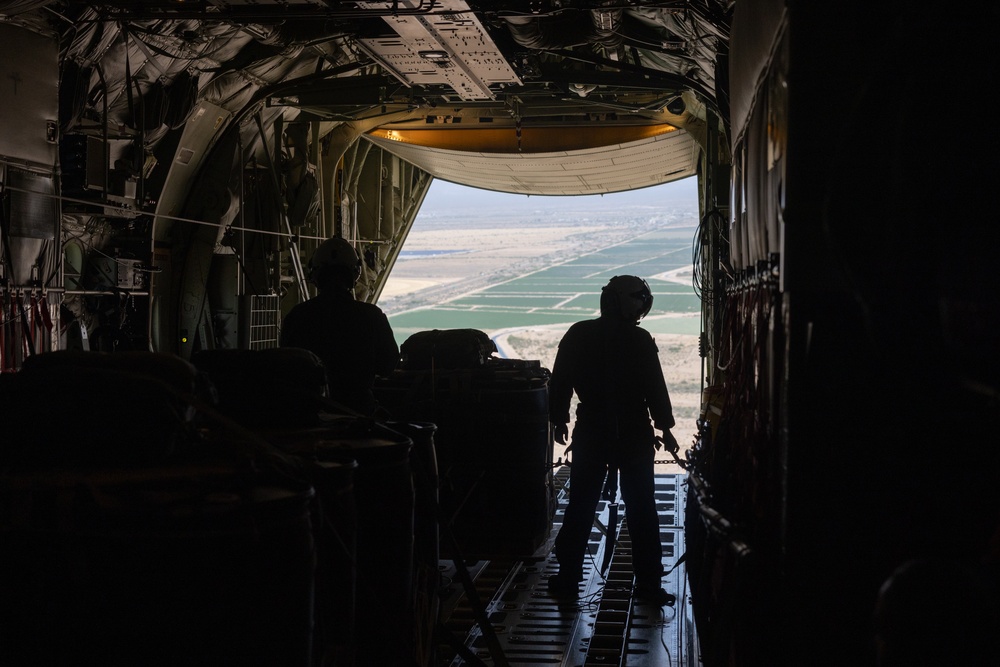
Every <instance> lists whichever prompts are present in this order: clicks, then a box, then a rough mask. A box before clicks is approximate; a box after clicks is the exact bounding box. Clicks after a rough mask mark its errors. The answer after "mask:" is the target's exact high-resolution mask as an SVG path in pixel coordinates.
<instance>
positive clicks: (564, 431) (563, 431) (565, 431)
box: [552, 424, 569, 445]
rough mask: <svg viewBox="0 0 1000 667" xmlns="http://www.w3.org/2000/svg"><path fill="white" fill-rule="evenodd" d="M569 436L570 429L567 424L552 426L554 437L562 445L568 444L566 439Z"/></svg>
mask: <svg viewBox="0 0 1000 667" xmlns="http://www.w3.org/2000/svg"><path fill="white" fill-rule="evenodd" d="M567 436H569V427H568V426H567V425H566V424H553V425H552V437H553V438H555V441H556V442H558V443H559V444H560V445H565V444H566V438H567Z"/></svg>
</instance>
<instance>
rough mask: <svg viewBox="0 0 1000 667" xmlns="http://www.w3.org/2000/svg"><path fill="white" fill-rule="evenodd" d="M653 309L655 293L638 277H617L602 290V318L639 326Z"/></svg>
mask: <svg viewBox="0 0 1000 667" xmlns="http://www.w3.org/2000/svg"><path fill="white" fill-rule="evenodd" d="M652 307H653V293H652V292H650V291H649V285H648V284H647V283H646V281H645V280H643V279H642V278H639V277H638V276H615V277H614V278H612V279H611V280H609V281H608V284H607V285H605V286H604V288H603V289H602V290H601V316H602V317H611V318H614V319H620V320H624V321H626V322H631V323H633V324H638V323H639V320H641V319H642V318H643V317H645V316H646V315H647V314H648V313H649V309H650V308H652Z"/></svg>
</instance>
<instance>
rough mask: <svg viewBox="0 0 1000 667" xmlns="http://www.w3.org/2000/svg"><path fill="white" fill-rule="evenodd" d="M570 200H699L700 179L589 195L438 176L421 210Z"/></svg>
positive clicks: (605, 204)
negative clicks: (519, 191) (493, 186)
mask: <svg viewBox="0 0 1000 667" xmlns="http://www.w3.org/2000/svg"><path fill="white" fill-rule="evenodd" d="M567 200H572V204H573V205H574V207H575V206H578V205H580V204H585V205H590V206H594V207H595V208H611V207H626V206H661V205H664V204H670V203H674V204H676V203H678V202H681V201H684V202H691V203H693V202H695V201H697V179H696V177H694V176H692V177H690V178H685V179H683V180H680V181H675V182H673V183H667V184H665V185H656V186H653V187H649V188H642V189H641V190H633V191H631V192H616V193H613V194H607V195H588V196H585V197H539V196H532V197H528V196H526V195H511V194H505V193H502V192H493V191H492V190H481V189H479V188H470V187H466V186H464V185H456V184H454V183H449V182H448V181H442V180H440V179H435V180H434V182H433V183H432V184H431V189H430V191H429V192H428V193H427V197H426V198H425V199H424V203H423V206H421V208H420V212H421V213H434V212H437V211H445V210H450V211H454V210H456V209H469V208H478V209H480V210H486V209H499V208H503V209H505V210H510V209H512V208H525V209H531V208H543V207H549V206H559V205H565V204H566V203H567Z"/></svg>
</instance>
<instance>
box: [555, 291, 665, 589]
mask: <svg viewBox="0 0 1000 667" xmlns="http://www.w3.org/2000/svg"><path fill="white" fill-rule="evenodd" d="M652 304H653V295H652V294H651V293H650V291H649V285H647V284H646V281H645V280H643V279H642V278H638V277H636V276H615V277H614V278H612V279H611V280H610V281H609V282H608V284H607V285H606V286H605V287H604V288H603V290H602V292H601V315H600V317H598V318H597V319H593V320H585V321H583V322H577V323H576V324H574V325H573V326H571V327H570V328H569V330H568V331H567V332H566V335H565V336H564V337H563V339H562V341H560V343H559V350H558V352H557V353H556V360H555V363H554V364H553V367H552V378H551V383H550V398H549V420H550V421H551V422H552V424H553V432H554V434H555V440H556V442H558V443H560V444H565V442H566V436H567V435H568V432H567V423H568V422H569V404H570V399H571V397H572V395H573V392H574V391H576V393H577V397H578V398H579V405H578V406H577V411H576V426H575V428H574V429H573V440H572V450H573V462H572V465H571V466H570V494H569V505H568V506H567V508H566V513H565V516H564V517H563V524H562V528H561V529H560V531H559V534H558V535H557V536H556V540H555V555H556V560H558V562H559V573H558V574H556V575H554V576H552V577H551V578H550V579H549V590H550V591H551V592H552V593H553V594H554V595H557V596H565V595H572V596H576V595H577V594H578V583H579V582H580V580H581V579H582V578H583V559H584V554H585V552H586V549H587V541H588V539H589V537H590V531H591V526H592V525H593V523H594V512H595V509H596V506H597V502H598V500H600V495H601V491H602V489H603V488H604V482H605V479H606V477H607V475H608V472H609V471H611V473H612V474H615V472H616V471H618V472H619V473H620V484H621V492H622V499H623V500H624V502H625V517H626V520H627V521H628V529H629V534H630V536H631V538H632V565H633V568H634V573H635V594H636V597H638V598H639V599H645V600H646V601H648V602H652V603H655V604H658V605H661V606H662V605H664V604H673V602H674V599H675V598H674V596H673V595H671V594H670V593H667V592H666V591H665V590H663V588H661V587H660V579H661V577H662V576H663V564H662V562H661V560H662V557H663V550H662V546H661V543H660V526H659V517H658V515H657V513H656V502H655V498H654V472H653V457H654V452H655V449H657V448H658V445H657V444H656V438H655V435H654V432H653V426H652V425H651V424H650V416H652V418H653V422H654V423H655V427H656V428H657V429H658V430H660V431H662V432H663V441H664V443H665V444H666V445H667V446H668V447H670V448H672V449H674V451H676V448H677V441H676V440H675V439H674V437H673V435H671V433H670V429H671V428H673V426H674V416H673V410H672V408H671V405H670V396H669V395H668V393H667V385H666V382H665V381H664V379H663V371H662V369H661V368H660V362H659V358H658V356H657V349H656V344H655V343H654V341H653V338H652V336H650V335H649V333H648V332H647V331H646V330H645V329H642V328H640V327H639V326H638V324H639V320H641V319H642V318H643V317H644V316H645V315H646V314H647V313H648V312H649V309H650V307H651V306H652Z"/></svg>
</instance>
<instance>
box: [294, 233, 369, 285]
mask: <svg viewBox="0 0 1000 667" xmlns="http://www.w3.org/2000/svg"><path fill="white" fill-rule="evenodd" d="M360 276H361V258H360V257H358V253H357V252H355V250H354V246H352V245H351V244H350V243H348V242H347V241H346V240H345V239H342V238H341V237H339V236H334V237H333V238H329V239H327V240H326V241H323V242H322V243H321V244H319V247H318V248H316V252H314V253H313V255H312V258H310V260H309V266H308V274H307V276H306V277H307V278H308V279H309V282H311V283H313V284H314V285H316V286H317V287H319V288H320V289H326V288H328V287H334V286H338V287H344V288H346V289H351V288H353V287H354V283H356V282H357V281H358V278H359V277H360Z"/></svg>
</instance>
